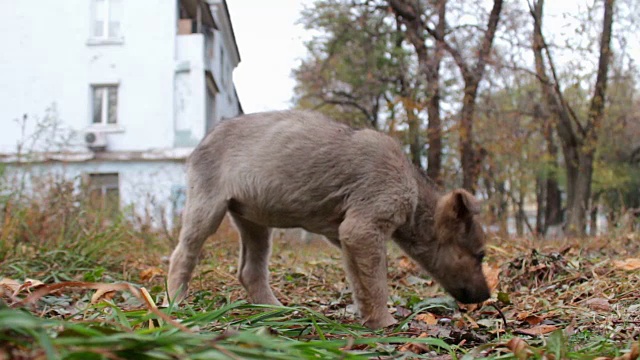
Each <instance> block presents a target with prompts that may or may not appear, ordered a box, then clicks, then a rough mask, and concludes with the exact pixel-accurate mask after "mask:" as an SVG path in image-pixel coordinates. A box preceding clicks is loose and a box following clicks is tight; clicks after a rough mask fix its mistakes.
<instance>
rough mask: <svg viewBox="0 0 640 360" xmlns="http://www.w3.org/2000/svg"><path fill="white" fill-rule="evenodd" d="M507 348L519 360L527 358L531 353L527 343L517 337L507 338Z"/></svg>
mask: <svg viewBox="0 0 640 360" xmlns="http://www.w3.org/2000/svg"><path fill="white" fill-rule="evenodd" d="M507 348H508V349H509V350H511V352H512V353H513V355H514V356H515V357H516V358H518V359H520V360H522V359H527V358H529V356H530V355H532V354H533V353H532V352H531V350H529V344H527V342H526V341H524V340H523V339H521V338H519V337H514V338H513V339H511V340H509V342H507Z"/></svg>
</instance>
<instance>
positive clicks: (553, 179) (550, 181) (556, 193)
mask: <svg viewBox="0 0 640 360" xmlns="http://www.w3.org/2000/svg"><path fill="white" fill-rule="evenodd" d="M544 133H545V139H546V141H547V155H548V156H549V162H548V163H547V167H548V168H549V169H551V170H550V171H548V172H547V183H546V185H545V194H546V200H545V205H544V208H545V209H544V210H545V212H544V228H543V231H542V234H546V233H547V229H548V228H549V226H555V225H558V224H560V223H562V194H561V192H560V185H559V184H558V174H557V171H556V169H557V168H558V146H557V145H556V143H555V140H554V139H553V127H552V124H551V121H547V122H546V124H545V131H544Z"/></svg>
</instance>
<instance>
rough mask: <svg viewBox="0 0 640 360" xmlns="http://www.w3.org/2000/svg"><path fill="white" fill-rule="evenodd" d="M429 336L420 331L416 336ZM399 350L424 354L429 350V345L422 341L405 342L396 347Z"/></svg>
mask: <svg viewBox="0 0 640 360" xmlns="http://www.w3.org/2000/svg"><path fill="white" fill-rule="evenodd" d="M426 337H429V335H428V334H427V333H422V334H420V336H418V338H426ZM398 350H399V351H403V352H406V351H411V352H412V353H415V354H424V353H426V352H428V351H429V345H427V344H423V343H406V344H404V345H402V346H400V348H399V349H398Z"/></svg>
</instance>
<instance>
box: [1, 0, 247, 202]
mask: <svg viewBox="0 0 640 360" xmlns="http://www.w3.org/2000/svg"><path fill="white" fill-rule="evenodd" d="M0 43H2V44H3V49H4V50H3V51H1V52H0V166H2V163H4V167H5V168H6V171H5V177H8V176H10V175H11V174H12V173H13V174H15V173H16V172H19V171H24V169H25V168H28V169H29V172H30V174H29V176H34V175H35V176H39V175H48V174H63V175H64V176H65V177H67V178H75V179H84V180H86V181H88V183H89V186H90V187H91V188H92V189H94V190H97V191H100V192H102V193H104V194H109V195H111V198H112V199H116V200H117V202H118V203H119V204H120V206H127V205H130V204H133V205H134V206H136V208H138V209H142V207H147V210H149V209H148V207H149V206H155V205H163V206H165V207H166V205H167V204H169V200H170V199H172V198H173V199H174V200H176V198H180V197H182V196H183V191H184V186H185V178H184V160H185V159H186V157H187V155H188V154H189V153H190V152H191V150H192V149H193V148H194V146H195V145H197V143H198V142H199V141H200V139H202V137H203V136H204V135H205V133H206V132H207V130H208V129H210V128H211V127H212V126H213V125H214V124H216V123H217V122H218V121H220V120H221V119H223V118H228V117H233V116H236V115H238V114H240V113H242V108H241V106H240V102H239V100H238V97H237V94H236V91H235V86H234V84H233V76H232V75H233V70H234V69H235V67H236V66H237V65H238V63H239V62H240V55H239V52H238V48H237V45H236V41H235V36H234V34H233V27H232V25H231V20H230V18H229V12H228V10H227V5H226V1H224V0H209V2H205V1H204V0H64V1H36V2H33V1H0ZM177 202H178V203H179V202H180V200H179V199H178V201H177ZM175 206H180V205H179V204H178V205H175ZM169 210H176V209H169Z"/></svg>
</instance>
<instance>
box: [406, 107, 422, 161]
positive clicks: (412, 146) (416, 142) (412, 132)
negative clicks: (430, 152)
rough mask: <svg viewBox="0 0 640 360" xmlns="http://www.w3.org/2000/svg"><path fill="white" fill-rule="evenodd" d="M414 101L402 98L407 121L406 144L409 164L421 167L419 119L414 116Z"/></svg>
mask: <svg viewBox="0 0 640 360" xmlns="http://www.w3.org/2000/svg"><path fill="white" fill-rule="evenodd" d="M414 102H415V100H414V99H412V98H404V99H403V104H404V109H405V111H406V113H407V121H408V124H409V131H408V134H407V135H408V142H409V152H410V153H411V162H412V163H413V164H414V165H416V166H418V167H422V163H421V161H420V160H421V158H422V144H421V142H420V118H418V116H417V115H416V109H415V105H414Z"/></svg>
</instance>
